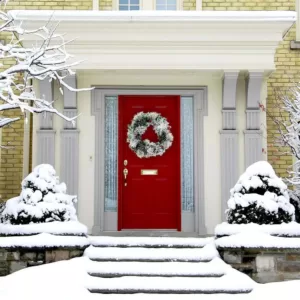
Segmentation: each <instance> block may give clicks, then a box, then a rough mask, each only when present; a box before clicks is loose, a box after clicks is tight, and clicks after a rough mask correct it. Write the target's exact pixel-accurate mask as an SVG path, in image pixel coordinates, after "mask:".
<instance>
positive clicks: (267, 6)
mask: <svg viewBox="0 0 300 300" xmlns="http://www.w3.org/2000/svg"><path fill="white" fill-rule="evenodd" d="M202 9H203V10H230V11H232V10H295V0H202Z"/></svg>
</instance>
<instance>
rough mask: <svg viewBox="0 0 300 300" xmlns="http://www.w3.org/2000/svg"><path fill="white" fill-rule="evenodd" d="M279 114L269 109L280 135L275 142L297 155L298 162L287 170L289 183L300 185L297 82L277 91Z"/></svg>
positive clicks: (299, 94)
mask: <svg viewBox="0 0 300 300" xmlns="http://www.w3.org/2000/svg"><path fill="white" fill-rule="evenodd" d="M275 108H276V109H277V111H278V112H277V115H274V114H273V113H272V112H270V111H267V116H268V117H269V118H270V119H271V120H272V121H273V122H274V123H275V124H276V127H277V131H278V133H279V136H278V137H274V140H275V142H276V143H277V144H278V145H279V146H282V147H285V148H287V149H288V150H287V151H286V152H285V153H283V154H287V155H292V156H294V157H295V159H296V162H295V164H294V165H293V166H291V170H287V172H288V173H289V175H290V177H289V178H287V181H288V183H289V184H292V185H297V186H299V185H300V85H299V84H295V86H294V87H292V88H290V89H289V90H288V91H286V92H285V93H283V92H280V91H277V92H276V103H275Z"/></svg>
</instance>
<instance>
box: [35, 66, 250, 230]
mask: <svg viewBox="0 0 300 300" xmlns="http://www.w3.org/2000/svg"><path fill="white" fill-rule="evenodd" d="M77 83H78V88H82V87H89V86H93V85H97V86H104V87H105V86H145V88H147V86H168V88H170V89H171V88H172V86H173V87H174V88H176V87H178V86H180V87H189V86H190V87H197V86H207V88H208V116H206V117H204V140H205V143H204V162H205V164H204V180H205V181H204V186H205V192H204V201H205V205H204V206H205V216H206V220H205V223H206V229H207V232H208V233H211V234H212V233H213V230H214V227H215V225H216V224H218V223H220V222H221V220H222V212H221V205H220V201H221V200H220V199H221V190H220V188H216V187H219V186H220V184H221V178H220V158H221V153H220V151H221V149H220V148H221V147H220V133H219V132H220V130H221V129H222V113H221V112H222V74H221V73H220V72H216V73H205V72H200V71H199V72H197V71H195V72H188V71H176V72H175V71H172V73H170V72H169V71H156V72H154V71H140V72H139V71H128V72H126V71H119V72H118V71H107V72H101V71H79V72H78V73H77ZM245 85H246V83H245V78H244V76H241V77H240V78H239V80H238V87H237V130H238V131H239V147H240V148H239V149H240V153H241V155H240V157H239V167H240V171H241V172H242V171H243V170H244V156H243V153H244V139H243V130H244V129H245V123H246V119H245V108H246V93H245V90H246V88H245ZM54 95H55V96H57V97H60V96H59V92H58V90H57V88H55V91H54ZM62 102H63V101H62V99H61V98H60V100H59V101H57V103H56V107H57V108H59V109H61V108H62V105H63V104H62ZM78 112H79V114H80V118H79V119H78V129H79V130H80V137H79V193H78V199H79V201H78V215H79V219H80V221H81V222H83V223H84V224H86V225H87V226H88V227H89V229H90V230H91V229H92V227H93V223H94V184H95V183H94V174H95V138H94V137H95V118H94V117H93V116H91V93H90V92H81V93H79V94H78ZM38 125H39V124H38V117H34V129H33V132H34V137H33V140H34V141H36V136H35V135H36V134H35V132H36V129H38V128H39V127H38ZM62 127H63V122H62V121H61V120H60V119H59V118H56V117H55V119H54V130H56V138H55V152H56V153H55V158H56V160H55V167H56V169H57V171H58V172H59V165H60V162H59V159H60V138H59V132H60V130H61V129H62ZM33 147H34V148H33V153H34V152H36V144H35V143H34V145H33ZM35 159H36V158H35V157H33V165H35Z"/></svg>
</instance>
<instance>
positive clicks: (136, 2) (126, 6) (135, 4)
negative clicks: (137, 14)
mask: <svg viewBox="0 0 300 300" xmlns="http://www.w3.org/2000/svg"><path fill="white" fill-rule="evenodd" d="M119 10H140V0H119Z"/></svg>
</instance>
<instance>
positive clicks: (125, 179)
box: [123, 168, 128, 186]
mask: <svg viewBox="0 0 300 300" xmlns="http://www.w3.org/2000/svg"><path fill="white" fill-rule="evenodd" d="M123 174H124V181H125V183H124V185H125V186H127V175H128V170H127V169H126V168H125V169H124V170H123Z"/></svg>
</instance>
